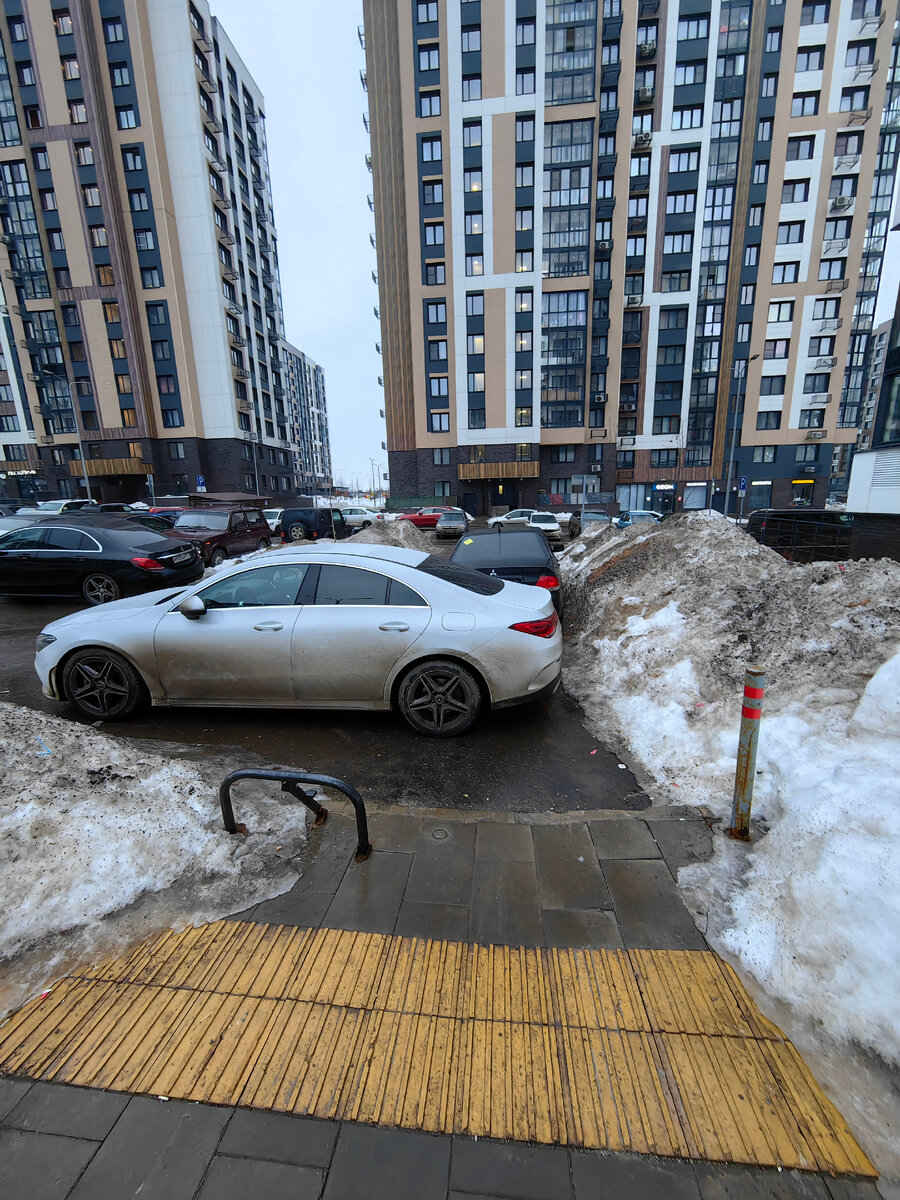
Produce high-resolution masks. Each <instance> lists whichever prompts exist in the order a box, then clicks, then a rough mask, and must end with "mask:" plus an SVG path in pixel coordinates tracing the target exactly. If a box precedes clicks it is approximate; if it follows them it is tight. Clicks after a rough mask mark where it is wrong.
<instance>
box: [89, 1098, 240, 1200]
mask: <svg viewBox="0 0 900 1200" xmlns="http://www.w3.org/2000/svg"><path fill="white" fill-rule="evenodd" d="M230 1116H231V1109H230V1108H214V1107H212V1106H211V1105H205V1104H185V1103H181V1102H179V1101H175V1100H169V1101H165V1102H163V1101H159V1100H155V1099H152V1098H150V1097H147V1096H136V1097H134V1098H133V1099H132V1100H131V1102H130V1103H129V1105H128V1107H127V1108H126V1109H125V1111H124V1112H123V1113H122V1115H121V1117H119V1120H118V1121H117V1122H116V1125H115V1127H114V1129H113V1131H112V1133H111V1134H110V1135H109V1137H108V1138H107V1139H106V1141H105V1142H103V1144H102V1145H101V1147H100V1149H99V1150H98V1151H97V1153H96V1154H95V1155H94V1157H93V1159H92V1160H91V1163H90V1165H89V1166H88V1168H87V1170H86V1171H85V1172H84V1174H83V1175H82V1177H81V1179H80V1180H79V1181H78V1184H77V1186H76V1187H75V1190H74V1191H73V1192H72V1200H131V1198H132V1197H134V1198H135V1200H137V1198H138V1197H139V1198H140V1200H191V1197H193V1195H194V1193H195V1192H196V1190H197V1188H198V1186H199V1184H200V1181H201V1180H202V1179H203V1177H204V1175H205V1174H206V1168H207V1166H208V1164H209V1161H210V1159H211V1158H212V1156H213V1154H214V1152H215V1149H216V1147H217V1145H218V1144H219V1139H220V1137H221V1136H222V1131H223V1129H224V1128H225V1125H226V1124H227V1122H228V1118H229V1117H230Z"/></svg>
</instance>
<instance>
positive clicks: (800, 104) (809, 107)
mask: <svg viewBox="0 0 900 1200" xmlns="http://www.w3.org/2000/svg"><path fill="white" fill-rule="evenodd" d="M818 111H819V93H818V92H794V94H793V96H792V97H791V116H792V117H814V116H815V115H816V113H817V112H818Z"/></svg>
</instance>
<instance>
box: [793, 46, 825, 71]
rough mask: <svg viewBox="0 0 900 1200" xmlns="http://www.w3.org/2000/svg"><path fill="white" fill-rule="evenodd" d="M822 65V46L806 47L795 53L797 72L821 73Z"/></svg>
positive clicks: (823, 49) (823, 61)
mask: <svg viewBox="0 0 900 1200" xmlns="http://www.w3.org/2000/svg"><path fill="white" fill-rule="evenodd" d="M824 65H825V47H824V46H806V47H805V48H803V49H800V50H798V51H797V70H798V71H821V70H822V68H823V67H824Z"/></svg>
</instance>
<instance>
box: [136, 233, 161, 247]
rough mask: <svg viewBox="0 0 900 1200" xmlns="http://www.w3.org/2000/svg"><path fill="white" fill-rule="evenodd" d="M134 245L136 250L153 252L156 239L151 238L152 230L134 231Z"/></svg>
mask: <svg viewBox="0 0 900 1200" xmlns="http://www.w3.org/2000/svg"><path fill="white" fill-rule="evenodd" d="M134 244H135V246H137V248H138V250H154V249H155V248H156V239H155V238H154V236H153V230H152V229H136V230H135V231H134Z"/></svg>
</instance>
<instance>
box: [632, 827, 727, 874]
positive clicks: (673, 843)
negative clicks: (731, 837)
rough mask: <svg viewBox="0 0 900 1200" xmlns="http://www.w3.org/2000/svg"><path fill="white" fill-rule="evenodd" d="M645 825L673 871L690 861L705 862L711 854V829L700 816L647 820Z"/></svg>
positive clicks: (688, 863)
mask: <svg viewBox="0 0 900 1200" xmlns="http://www.w3.org/2000/svg"><path fill="white" fill-rule="evenodd" d="M647 825H648V826H649V828H650V832H651V833H652V834H653V837H654V838H655V839H656V842H657V844H658V846H659V848H660V850H662V853H663V857H664V858H665V860H666V862H667V863H668V864H669V866H670V867H671V869H672V871H673V872H677V871H678V870H679V868H680V867H687V866H689V865H690V864H691V863H695V862H706V860H707V859H708V858H710V857H711V855H712V849H713V843H712V836H713V835H712V831H711V829H710V828H709V826H708V825H707V824H706V822H705V821H704V820H702V819H700V818H697V817H681V818H679V819H678V820H674V821H648V822H647Z"/></svg>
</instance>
